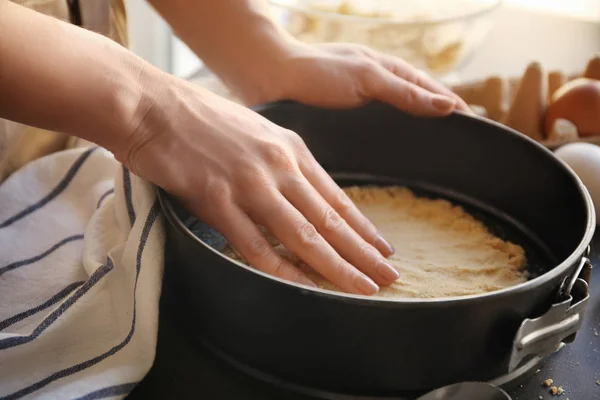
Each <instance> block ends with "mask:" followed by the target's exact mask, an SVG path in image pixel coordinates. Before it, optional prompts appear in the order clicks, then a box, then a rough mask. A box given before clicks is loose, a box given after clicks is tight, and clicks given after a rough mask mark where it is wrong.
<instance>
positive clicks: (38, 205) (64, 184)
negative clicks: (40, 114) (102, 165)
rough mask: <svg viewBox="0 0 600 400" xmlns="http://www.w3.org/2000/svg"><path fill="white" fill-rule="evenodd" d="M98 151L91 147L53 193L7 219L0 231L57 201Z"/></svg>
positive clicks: (76, 161) (1, 224) (1, 225)
mask: <svg viewBox="0 0 600 400" xmlns="http://www.w3.org/2000/svg"><path fill="white" fill-rule="evenodd" d="M96 149H98V147H97V146H96V147H91V148H89V149H88V150H86V151H85V153H83V154H81V155H80V156H79V157H78V158H77V160H75V162H74V163H73V165H71V167H70V168H69V170H68V171H67V173H66V174H65V176H64V177H63V178H62V179H61V181H60V182H59V183H58V185H56V187H55V188H54V189H52V191H51V192H50V193H48V194H47V195H46V196H44V197H42V199H41V200H39V201H38V202H37V203H34V204H32V205H30V206H28V207H26V208H25V209H24V210H22V211H21V212H19V213H17V214H15V215H13V216H12V217H10V218H8V219H6V220H5V221H4V222H2V223H0V229H1V228H6V227H7V226H10V225H12V224H14V223H15V222H17V221H18V220H20V219H22V218H24V217H26V216H28V215H29V214H31V213H33V212H35V211H37V210H39V209H41V208H42V207H44V206H45V205H46V204H48V203H50V202H51V201H52V200H53V199H55V198H56V197H57V196H58V195H59V194H61V193H62V192H63V191H64V190H65V189H66V188H67V186H69V183H71V181H72V180H73V178H74V177H75V175H76V174H77V172H78V171H79V170H80V169H81V166H82V165H83V163H84V162H85V160H87V159H88V157H89V156H90V155H91V154H92V153H93V152H94V151H95V150H96Z"/></svg>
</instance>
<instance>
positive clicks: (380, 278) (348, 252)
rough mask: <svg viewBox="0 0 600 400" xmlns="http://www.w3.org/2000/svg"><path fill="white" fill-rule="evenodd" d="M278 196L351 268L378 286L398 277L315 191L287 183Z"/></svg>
mask: <svg viewBox="0 0 600 400" xmlns="http://www.w3.org/2000/svg"><path fill="white" fill-rule="evenodd" d="M281 189H282V194H283V195H284V196H285V197H286V198H287V199H288V200H289V201H290V203H291V204H292V205H293V206H294V207H296V209H297V210H298V211H300V212H301V213H302V214H303V215H304V216H305V217H306V219H307V220H308V222H310V223H311V224H312V225H313V226H314V227H315V228H316V229H317V232H319V234H320V235H321V236H322V237H323V238H324V239H325V240H326V241H327V242H328V243H329V244H330V245H331V246H333V248H334V249H335V250H336V251H337V252H338V254H339V255H340V256H342V257H343V258H344V259H345V260H347V261H348V262H350V263H351V264H352V265H353V266H354V267H356V268H358V269H359V270H360V271H362V272H364V273H365V274H367V275H368V276H369V277H371V278H372V279H373V280H374V281H375V282H376V283H377V284H379V285H389V284H392V283H393V282H395V281H396V280H397V279H398V278H399V277H400V275H399V274H398V272H397V271H396V269H394V267H392V266H391V265H390V264H389V263H388V262H387V261H386V260H385V258H383V257H382V255H381V254H380V253H379V252H378V251H377V250H376V249H375V248H374V247H373V246H372V245H371V244H369V243H367V242H366V241H365V240H364V239H363V238H362V237H361V236H360V235H359V234H358V233H356V231H355V230H354V229H352V228H351V227H350V226H349V225H348V223H347V222H346V221H345V220H344V219H343V218H342V217H341V216H340V215H339V214H338V212H337V211H336V210H335V209H334V208H333V207H332V206H331V205H329V204H328V203H327V202H326V201H325V200H324V199H323V197H322V196H321V195H320V194H319V192H317V190H316V189H315V188H314V187H313V186H312V185H311V184H310V183H309V182H308V181H307V180H306V179H304V178H302V179H300V180H299V181H298V182H293V181H288V184H287V185H285V186H284V187H282V188H281Z"/></svg>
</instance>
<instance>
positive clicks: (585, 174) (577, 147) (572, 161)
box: [554, 143, 600, 224]
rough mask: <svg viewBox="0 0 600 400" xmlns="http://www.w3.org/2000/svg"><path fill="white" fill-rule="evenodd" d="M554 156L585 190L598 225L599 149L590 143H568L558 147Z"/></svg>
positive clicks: (599, 216)
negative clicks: (590, 199)
mask: <svg viewBox="0 0 600 400" xmlns="http://www.w3.org/2000/svg"><path fill="white" fill-rule="evenodd" d="M554 154H555V155H556V156H557V157H558V158H560V159H561V160H563V161H564V162H565V163H566V164H567V165H568V166H569V167H571V169H572V170H573V171H575V173H576V174H577V176H579V179H581V181H582V182H583V184H584V185H585V187H586V188H587V190H588V192H589V193H590V196H592V201H593V202H594V209H595V210H596V222H597V223H599V224H600V147H598V146H596V145H595V144H591V143H570V144H566V145H564V146H561V147H559V148H558V149H557V150H556V151H555V152H554Z"/></svg>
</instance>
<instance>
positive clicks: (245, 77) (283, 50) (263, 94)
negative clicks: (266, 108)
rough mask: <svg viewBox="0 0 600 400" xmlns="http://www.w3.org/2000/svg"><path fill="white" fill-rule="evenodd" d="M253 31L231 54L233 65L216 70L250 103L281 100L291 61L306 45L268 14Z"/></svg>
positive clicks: (230, 60) (232, 88) (226, 82)
mask: <svg viewBox="0 0 600 400" xmlns="http://www.w3.org/2000/svg"><path fill="white" fill-rule="evenodd" d="M249 31H250V32H251V34H250V35H248V36H247V37H246V38H245V39H243V41H244V43H238V45H237V46H236V47H235V49H233V50H232V51H231V52H230V53H229V57H227V62H228V65H229V68H227V69H224V68H223V69H220V70H217V71H215V72H217V74H218V75H219V77H220V78H221V79H222V80H223V81H224V83H225V84H226V85H227V86H228V87H229V88H230V89H231V90H232V92H233V93H234V94H235V95H236V96H237V97H239V98H240V99H241V100H242V101H243V102H244V103H245V104H246V105H256V104H260V103H264V102H267V101H272V100H276V99H281V97H282V96H283V92H284V89H283V86H284V78H285V76H286V70H287V69H288V67H289V63H290V60H291V59H292V58H293V55H294V54H295V53H296V52H297V50H298V48H300V47H302V46H305V45H304V44H302V43H301V42H299V41H298V40H296V39H295V38H294V37H292V36H291V35H290V34H289V33H287V32H286V31H284V30H283V28H281V27H280V26H279V25H277V24H275V23H274V22H273V21H271V20H270V19H268V18H266V17H264V19H261V20H258V21H255V22H254V24H253V26H252V29H250V30H249ZM209 67H210V66H209Z"/></svg>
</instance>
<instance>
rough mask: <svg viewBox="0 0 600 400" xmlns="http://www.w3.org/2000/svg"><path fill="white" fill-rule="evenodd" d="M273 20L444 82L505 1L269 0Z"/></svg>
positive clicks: (309, 38)
mask: <svg viewBox="0 0 600 400" xmlns="http://www.w3.org/2000/svg"><path fill="white" fill-rule="evenodd" d="M269 3H270V7H271V13H272V16H273V18H275V20H276V21H278V22H279V23H280V24H281V25H282V26H283V27H284V28H285V29H286V30H287V31H288V32H289V33H290V34H291V35H292V36H294V37H296V38H297V39H299V40H302V41H304V42H307V43H323V42H349V43H358V44H362V45H366V46H369V47H371V48H373V49H376V50H379V51H381V52H384V53H388V54H392V55H394V56H397V57H400V58H402V59H404V60H406V61H408V62H409V63H411V64H412V65H414V66H415V67H417V68H420V69H423V70H425V71H427V72H428V73H430V74H431V75H433V76H435V77H438V78H442V77H444V76H447V75H449V74H452V73H456V72H457V70H458V69H459V68H460V67H461V66H462V65H463V64H464V63H465V61H466V60H467V59H468V58H469V57H470V56H471V55H472V54H473V53H474V51H475V50H476V49H477V48H478V47H479V46H480V45H481V44H482V43H483V42H484V39H485V38H486V36H487V34H488V32H489V30H490V28H491V27H492V25H493V16H494V14H495V11H496V10H497V9H498V7H499V6H500V5H501V4H502V0H362V1H361V0H269Z"/></svg>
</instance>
